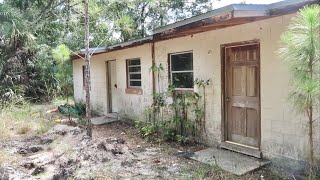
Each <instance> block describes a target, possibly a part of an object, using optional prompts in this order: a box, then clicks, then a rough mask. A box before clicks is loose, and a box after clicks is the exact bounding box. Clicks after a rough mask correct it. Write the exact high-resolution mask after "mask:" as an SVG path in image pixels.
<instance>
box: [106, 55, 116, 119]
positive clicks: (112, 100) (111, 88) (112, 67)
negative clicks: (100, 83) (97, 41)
mask: <svg viewBox="0 0 320 180" xmlns="http://www.w3.org/2000/svg"><path fill="white" fill-rule="evenodd" d="M116 69H117V63H116V60H112V61H107V74H108V106H109V110H108V111H109V113H115V112H118V106H119V105H118V85H117V70H116Z"/></svg>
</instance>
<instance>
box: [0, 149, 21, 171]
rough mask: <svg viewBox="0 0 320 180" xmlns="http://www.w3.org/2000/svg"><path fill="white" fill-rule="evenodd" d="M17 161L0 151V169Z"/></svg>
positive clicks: (14, 157) (12, 156)
mask: <svg viewBox="0 0 320 180" xmlns="http://www.w3.org/2000/svg"><path fill="white" fill-rule="evenodd" d="M17 161H18V160H17V157H16V156H14V155H11V154H9V153H8V152H7V151H4V150H0V167H1V166H3V165H4V164H12V163H16V162H17Z"/></svg>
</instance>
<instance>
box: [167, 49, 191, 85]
mask: <svg viewBox="0 0 320 180" xmlns="http://www.w3.org/2000/svg"><path fill="white" fill-rule="evenodd" d="M169 63H170V80H171V83H172V85H174V87H175V88H176V89H191V88H193V54H192V52H183V53H175V54H170V61H169Z"/></svg>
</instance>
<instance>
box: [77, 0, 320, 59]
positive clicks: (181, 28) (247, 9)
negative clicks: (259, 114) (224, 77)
mask: <svg viewBox="0 0 320 180" xmlns="http://www.w3.org/2000/svg"><path fill="white" fill-rule="evenodd" d="M318 1H319V0H285V1H280V2H277V3H273V4H266V5H261V4H233V5H229V6H225V7H222V8H219V9H215V10H212V11H209V12H207V13H204V14H201V15H198V16H194V17H191V18H188V19H185V20H182V21H179V22H176V23H173V24H169V25H167V26H164V27H160V28H157V29H154V31H153V35H152V36H148V37H145V38H141V39H137V40H134V41H128V42H125V43H120V44H116V45H113V46H108V47H103V48H90V52H91V54H93V55H96V54H101V53H107V52H111V51H116V50H120V49H125V48H130V47H135V46H139V45H143V44H145V43H151V42H157V41H162V40H166V39H170V38H176V37H182V36H187V35H192V34H195V33H200V32H205V31H210V30H216V29H221V28H226V27H230V26H235V25H240V24H245V23H250V22H254V21H259V20H263V19H268V18H272V17H276V16H281V15H286V14H290V13H294V12H297V11H298V10H299V9H300V8H302V7H303V6H306V5H311V4H316V3H318ZM84 52H85V51H84V50H81V51H80V52H79V53H78V54H77V55H74V56H72V58H71V59H78V58H79V57H83V56H84Z"/></svg>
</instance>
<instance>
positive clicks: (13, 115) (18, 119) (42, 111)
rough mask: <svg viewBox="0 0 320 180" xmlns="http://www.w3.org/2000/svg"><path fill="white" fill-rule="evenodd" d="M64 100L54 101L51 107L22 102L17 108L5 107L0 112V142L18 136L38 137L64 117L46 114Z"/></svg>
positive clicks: (56, 114)
mask: <svg viewBox="0 0 320 180" xmlns="http://www.w3.org/2000/svg"><path fill="white" fill-rule="evenodd" d="M63 102H65V100H54V103H52V104H51V105H40V104H39V105H37V104H30V103H27V102H26V101H24V102H23V103H21V104H19V106H17V105H14V106H7V107H5V108H2V109H1V110H0V119H1V121H0V141H7V140H10V139H11V138H13V137H15V136H18V135H40V134H43V133H46V132H47V131H48V130H49V129H50V128H52V127H53V126H54V125H55V120H57V119H62V118H64V117H65V116H63V115H61V114H59V113H53V114H51V113H46V111H47V110H49V109H51V108H56V107H57V105H58V104H61V103H63Z"/></svg>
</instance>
